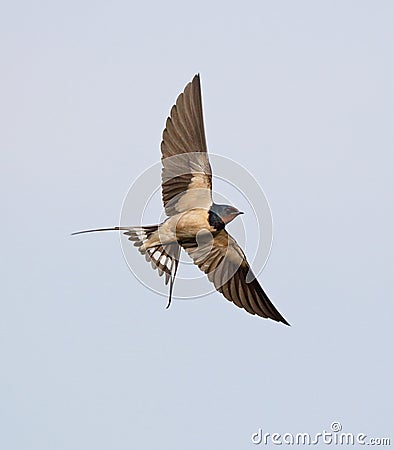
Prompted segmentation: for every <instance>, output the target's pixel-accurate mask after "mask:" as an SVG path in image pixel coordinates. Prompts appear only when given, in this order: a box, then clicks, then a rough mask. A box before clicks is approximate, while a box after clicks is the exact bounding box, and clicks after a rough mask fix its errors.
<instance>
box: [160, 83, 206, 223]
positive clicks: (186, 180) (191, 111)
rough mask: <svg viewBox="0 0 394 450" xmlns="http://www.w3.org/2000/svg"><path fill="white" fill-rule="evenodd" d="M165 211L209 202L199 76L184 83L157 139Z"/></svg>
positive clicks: (180, 209) (204, 206) (170, 211)
mask: <svg viewBox="0 0 394 450" xmlns="http://www.w3.org/2000/svg"><path fill="white" fill-rule="evenodd" d="M161 152H162V164H163V170H162V197H163V204H164V207H165V211H166V214H167V215H169V216H171V215H174V214H177V213H179V212H183V211H186V210H187V209H191V208H196V207H201V208H207V209H209V208H210V206H211V205H212V171H211V166H210V164H209V158H208V153H207V145H206V140H205V131H204V118H203V110H202V99H201V86H200V77H199V75H196V76H195V77H194V78H193V80H192V81H191V82H190V83H188V84H187V86H186V87H185V90H184V92H183V93H181V94H180V95H179V96H178V98H177V100H176V103H175V105H174V106H173V107H172V108H171V112H170V117H168V119H167V122H166V127H165V129H164V131H163V140H162V143H161Z"/></svg>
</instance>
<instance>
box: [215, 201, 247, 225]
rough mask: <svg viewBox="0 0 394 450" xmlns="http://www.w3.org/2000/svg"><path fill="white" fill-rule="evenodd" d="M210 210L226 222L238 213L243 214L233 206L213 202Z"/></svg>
mask: <svg viewBox="0 0 394 450" xmlns="http://www.w3.org/2000/svg"><path fill="white" fill-rule="evenodd" d="M211 211H212V212H213V213H215V214H216V215H217V216H218V217H220V219H221V220H222V221H223V223H225V224H227V223H229V222H231V221H232V220H233V219H235V218H236V217H237V216H239V215H240V214H243V212H242V211H239V210H238V209H237V208H234V206H230V205H216V204H215V203H214V204H213V205H212V208H211Z"/></svg>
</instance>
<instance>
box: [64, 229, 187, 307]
mask: <svg viewBox="0 0 394 450" xmlns="http://www.w3.org/2000/svg"><path fill="white" fill-rule="evenodd" d="M158 228H159V225H148V226H139V227H113V228H96V229H94V230H83V231H77V232H75V233H72V235H76V234H83V233H94V232H96V231H124V233H123V234H124V235H126V236H128V239H129V240H130V241H132V242H133V243H134V246H135V247H137V248H138V251H139V252H140V253H141V254H142V255H144V256H145V259H146V261H147V262H150V263H151V265H152V268H153V269H157V271H158V273H159V276H163V275H165V284H168V282H170V291H169V298H168V305H167V308H168V307H169V306H170V304H171V298H172V290H173V287H174V281H175V277H176V272H177V269H178V264H179V256H180V250H181V247H180V245H179V244H178V242H172V243H170V244H165V245H162V244H159V245H155V246H153V247H147V248H146V247H145V246H144V245H143V244H144V243H145V242H146V241H147V240H148V239H149V237H150V236H151V235H152V234H153V233H155V232H156V231H157V229H158Z"/></svg>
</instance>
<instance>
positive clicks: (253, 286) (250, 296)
mask: <svg viewBox="0 0 394 450" xmlns="http://www.w3.org/2000/svg"><path fill="white" fill-rule="evenodd" d="M181 245H182V246H183V248H184V249H185V250H186V252H187V253H188V254H189V255H190V256H191V258H192V259H193V261H194V263H195V264H196V265H197V266H198V267H199V268H200V269H201V270H202V271H204V272H205V273H206V274H207V276H208V278H209V280H210V281H211V282H212V283H213V284H214V286H215V288H216V290H217V291H219V292H220V293H222V294H223V295H224V296H225V297H226V298H227V300H230V301H231V302H233V303H235V304H236V305H237V306H238V307H240V308H244V309H245V310H246V311H248V312H249V313H250V314H257V315H259V316H261V317H265V318H270V319H273V320H276V321H277V322H283V323H284V324H286V325H289V324H288V323H287V321H286V320H285V319H284V318H283V317H282V315H281V314H280V312H279V311H278V310H277V309H276V308H275V306H274V305H273V304H272V303H271V301H270V299H269V298H268V296H267V294H266V293H265V292H264V290H263V288H262V287H261V286H260V284H259V282H258V281H257V279H256V278H255V276H254V275H253V273H252V272H251V269H250V266H249V264H248V262H247V260H246V257H245V254H244V252H243V251H242V249H241V247H240V246H239V245H238V244H237V242H236V241H235V239H233V238H232V237H231V236H230V235H229V234H228V233H227V231H225V230H221V231H220V232H219V233H218V234H217V235H216V236H215V237H212V235H211V234H210V233H208V232H207V233H206V234H205V236H204V235H203V234H202V233H200V234H199V235H198V236H197V240H194V241H189V242H185V243H182V244H181ZM250 279H252V280H251V281H249V280H250Z"/></svg>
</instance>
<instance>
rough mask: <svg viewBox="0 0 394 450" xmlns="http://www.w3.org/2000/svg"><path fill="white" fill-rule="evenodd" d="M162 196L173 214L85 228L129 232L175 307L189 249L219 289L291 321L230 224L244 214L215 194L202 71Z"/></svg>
mask: <svg viewBox="0 0 394 450" xmlns="http://www.w3.org/2000/svg"><path fill="white" fill-rule="evenodd" d="M161 156H162V158H161V160H162V199H163V204H164V209H165V212H166V215H167V216H168V218H167V219H166V220H165V221H164V222H162V223H160V224H159V225H151V226H139V227H113V228H100V229H95V230H86V231H79V232H77V233H73V234H81V233H89V232H95V231H110V230H120V231H123V232H124V234H125V235H126V236H128V239H129V240H130V241H132V242H133V243H134V246H136V247H137V248H138V250H139V252H140V253H141V254H142V255H145V258H146V260H147V261H148V262H151V264H152V267H153V268H154V269H157V270H158V272H159V275H160V276H162V275H163V274H164V275H165V283H166V284H168V283H170V286H169V301H168V305H167V307H169V305H170V303H171V298H172V291H173V287H174V281H175V277H176V273H177V269H178V264H179V258H180V252H181V249H184V250H185V251H186V252H187V253H188V255H189V256H190V257H191V258H192V260H193V262H194V264H196V265H197V266H198V267H199V268H200V269H201V270H202V271H203V272H205V274H206V275H207V276H208V279H209V280H210V281H211V282H212V283H213V284H214V286H215V288H216V290H217V291H218V292H220V293H221V294H223V295H224V297H225V298H226V299H227V300H230V301H231V302H233V303H234V304H235V305H237V306H238V307H240V308H243V309H245V310H246V311H247V312H248V313H250V314H257V315H258V316H261V317H264V318H270V319H272V320H275V321H277V322H282V323H284V324H286V325H289V324H288V322H287V321H286V320H285V319H284V318H283V316H282V315H281V314H280V313H279V311H278V310H277V309H276V308H275V306H274V305H273V304H272V302H271V301H270V299H269V298H268V296H267V294H266V293H265V292H264V290H263V288H262V287H261V285H260V284H259V282H258V280H257V278H256V277H255V276H254V274H253V272H252V270H251V268H250V266H249V264H248V261H247V260H246V257H245V254H244V252H243V251H242V249H241V247H240V246H239V245H238V244H237V242H236V241H235V239H234V238H233V237H232V236H231V235H230V234H229V233H227V231H226V225H227V224H228V223H230V222H231V221H232V220H234V219H235V218H236V217H237V216H239V215H240V214H243V213H242V212H241V211H239V210H238V209H237V208H235V207H234V206H229V205H219V204H216V203H214V201H213V199H212V171H211V166H210V163H209V158H208V153H207V144H206V139H205V131H204V120H203V109H202V99H201V86H200V76H199V75H195V77H194V78H193V80H192V81H191V82H190V83H188V84H187V86H186V87H185V89H184V91H183V92H182V93H181V94H180V95H179V96H178V98H177V100H176V103H175V105H174V106H173V107H172V109H171V112H170V116H169V117H168V118H167V121H166V127H165V129H164V131H163V139H162V142H161Z"/></svg>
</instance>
